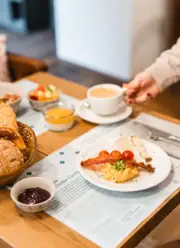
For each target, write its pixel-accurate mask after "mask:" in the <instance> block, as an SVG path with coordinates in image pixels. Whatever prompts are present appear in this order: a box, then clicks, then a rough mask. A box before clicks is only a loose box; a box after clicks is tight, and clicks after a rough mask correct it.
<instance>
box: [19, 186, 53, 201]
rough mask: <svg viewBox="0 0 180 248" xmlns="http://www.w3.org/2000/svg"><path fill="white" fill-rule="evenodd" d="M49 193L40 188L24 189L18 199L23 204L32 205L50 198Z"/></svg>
mask: <svg viewBox="0 0 180 248" xmlns="http://www.w3.org/2000/svg"><path fill="white" fill-rule="evenodd" d="M50 196H51V195H50V193H49V192H48V191H47V190H45V189H42V188H39V187H36V188H29V189H25V190H24V191H23V192H22V193H21V194H20V195H19V196H18V201H19V202H21V203H24V204H29V205H34V204H38V203H41V202H44V201H46V200H47V199H49V198H50Z"/></svg>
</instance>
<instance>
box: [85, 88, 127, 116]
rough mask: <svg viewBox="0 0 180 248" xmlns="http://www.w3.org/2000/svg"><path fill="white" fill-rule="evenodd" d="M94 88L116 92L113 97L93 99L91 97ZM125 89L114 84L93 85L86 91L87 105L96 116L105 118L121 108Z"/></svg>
mask: <svg viewBox="0 0 180 248" xmlns="http://www.w3.org/2000/svg"><path fill="white" fill-rule="evenodd" d="M96 88H107V89H113V90H115V91H116V92H117V94H116V95H115V96H112V97H106V98H105V97H95V96H92V95H91V92H92V90H94V89H96ZM125 91H126V89H124V88H122V87H120V86H118V85H115V84H99V85H95V86H93V87H91V88H89V90H88V91H87V99H88V103H89V105H90V107H91V109H92V110H93V112H95V113H96V114H98V115H102V116H106V115H112V114H114V113H116V112H117V111H118V109H119V108H120V107H121V106H122V103H123V101H124V93H125Z"/></svg>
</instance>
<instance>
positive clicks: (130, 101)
mask: <svg viewBox="0 0 180 248" xmlns="http://www.w3.org/2000/svg"><path fill="white" fill-rule="evenodd" d="M124 101H125V103H126V104H128V105H131V104H133V103H135V101H134V99H132V98H125V99H124Z"/></svg>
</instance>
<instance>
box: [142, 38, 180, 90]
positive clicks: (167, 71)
mask: <svg viewBox="0 0 180 248" xmlns="http://www.w3.org/2000/svg"><path fill="white" fill-rule="evenodd" d="M146 71H147V72H149V73H150V74H151V75H152V76H153V77H154V78H155V80H156V82H157V84H158V86H159V87H160V89H161V90H163V89H165V88H167V87H169V86H170V85H171V84H173V83H176V82H178V81H179V80H180V38H179V39H178V41H177V43H176V44H175V45H174V46H173V47H172V48H171V49H170V50H167V51H165V52H163V53H162V54H161V56H160V57H159V58H158V59H157V60H156V61H155V63H154V64H152V65H151V66H150V67H148V68H147V69H146Z"/></svg>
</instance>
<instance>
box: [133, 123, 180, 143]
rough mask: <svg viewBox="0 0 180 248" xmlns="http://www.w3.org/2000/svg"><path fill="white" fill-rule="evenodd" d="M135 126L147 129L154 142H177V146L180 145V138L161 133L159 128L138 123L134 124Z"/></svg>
mask: <svg viewBox="0 0 180 248" xmlns="http://www.w3.org/2000/svg"><path fill="white" fill-rule="evenodd" d="M133 123H134V124H135V125H138V126H139V127H142V128H145V129H146V130H147V131H148V134H149V138H150V139H153V140H159V141H164V142H171V143H172V142H175V143H176V144H179V145H180V137H178V136H175V135H172V134H170V133H167V132H164V131H161V130H159V129H157V128H154V127H150V126H148V125H146V124H142V123H140V122H138V121H134V122H133Z"/></svg>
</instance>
